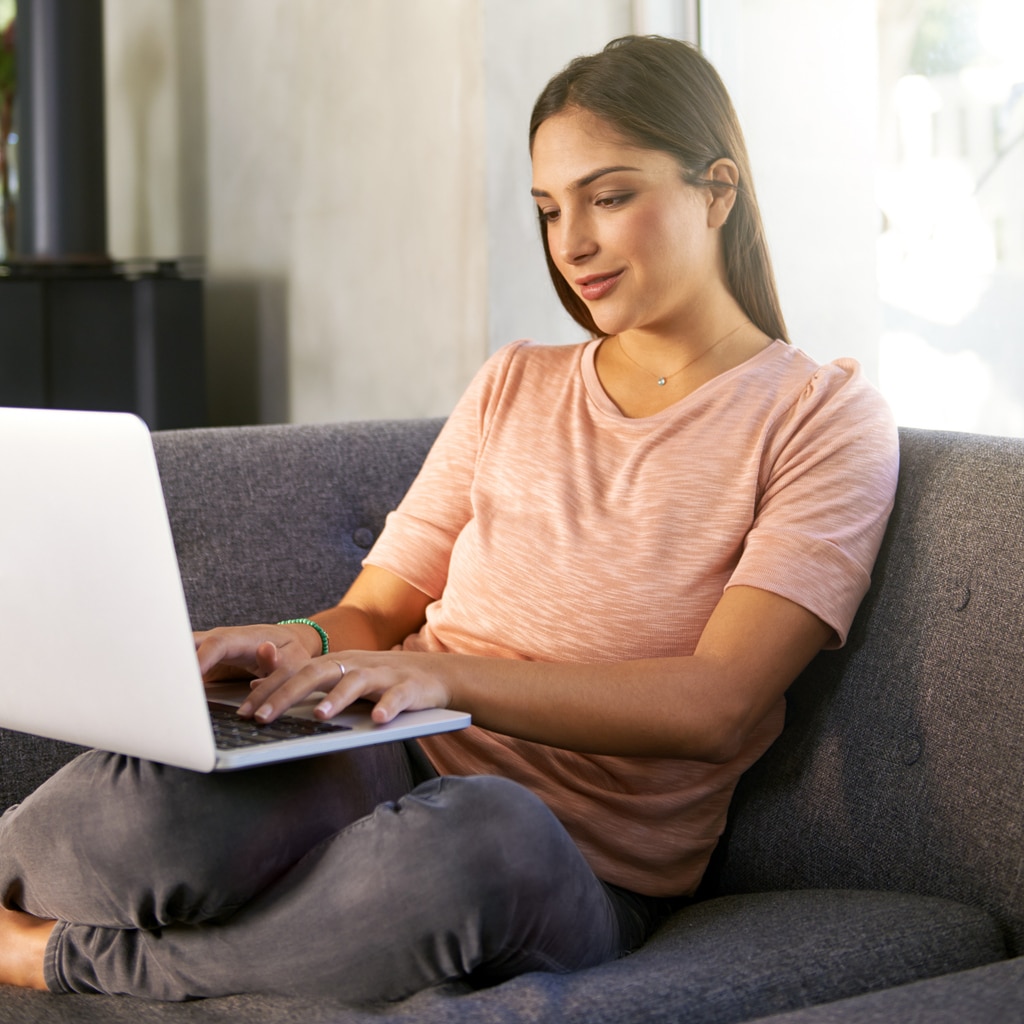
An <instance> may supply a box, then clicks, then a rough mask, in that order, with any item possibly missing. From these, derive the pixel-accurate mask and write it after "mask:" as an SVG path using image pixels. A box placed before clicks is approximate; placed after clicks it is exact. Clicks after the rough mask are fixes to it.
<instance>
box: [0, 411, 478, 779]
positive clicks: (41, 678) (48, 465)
mask: <svg viewBox="0 0 1024 1024" xmlns="http://www.w3.org/2000/svg"><path fill="white" fill-rule="evenodd" d="M225 625H229V623H225ZM0 649H2V650H3V652H4V653H3V666H2V669H0V726H3V727H5V728H8V729H15V730H18V731H21V732H29V733H35V734H37V735H41V736H49V737H52V738H54V739H60V740H67V741H69V742H71V743H78V744H82V745H84V746H88V747H98V748H100V749H103V750H112V751H115V752H116V753H121V754H130V755H132V756H135V757H141V758H146V759H148V760H152V761H160V762H163V763H165V764H171V765H178V766H179V767H182V768H191V769H194V770H197V771H204V772H208V771H214V770H221V769H234V768H244V767H249V766H251V765H256V764H265V763H268V762H271V761H280V760H290V759H293V758H297V757H309V756H312V755H314V754H320V753H327V752H330V751H335V750H345V749H350V748H354V747H360V746H366V745H368V744H371V743H382V742H388V741H394V740H404V739H410V738H413V737H416V736H422V735H426V734H428V733H435V732H446V731H450V730H454V729H461V728H464V727H465V726H467V725H468V724H469V720H470V719H469V715H467V714H464V713H462V712H454V711H447V710H443V709H435V710H429V711H414V712H406V713H404V714H401V715H399V716H398V717H397V718H396V719H395V720H394V721H393V722H391V723H389V724H387V725H376V724H374V723H373V722H372V721H371V720H370V717H369V711H370V705H369V704H365V703H364V702H359V703H358V704H357V705H355V706H354V707H353V708H352V709H350V710H348V711H346V712H344V713H342V714H340V715H338V716H337V717H336V718H334V719H332V720H331V722H330V723H328V724H327V727H326V728H324V727H323V726H321V725H320V723H317V722H315V720H314V718H313V715H312V707H313V706H314V704H315V702H316V695H314V696H313V697H311V698H310V700H309V701H308V702H307V703H305V704H303V705H301V706H300V707H298V708H296V709H293V711H292V712H291V713H290V714H289V716H288V717H289V718H290V719H298V720H300V721H303V720H304V721H305V725H304V726H302V725H300V726H297V727H296V729H297V730H298V731H299V732H300V733H302V732H303V731H304V732H306V733H308V734H299V735H296V736H294V737H282V736H281V735H280V733H282V732H283V731H285V727H284V726H283V725H281V724H278V723H284V721H285V720H284V719H279V720H278V723H275V724H276V725H278V727H277V728H273V727H261V726H252V730H253V731H254V732H258V733H259V734H260V735H258V736H255V737H253V738H246V737H244V736H243V737H234V738H231V739H229V740H228V741H227V742H229V743H230V744H233V745H231V746H228V747H226V748H225V749H221V748H220V747H218V746H217V745H216V743H215V740H214V729H213V724H212V720H211V713H210V707H209V705H208V697H210V696H211V695H212V696H214V697H216V698H217V700H218V701H223V702H226V703H228V704H232V703H233V704H236V705H237V704H238V703H240V702H241V698H242V696H243V695H244V693H245V690H246V689H247V687H246V686H245V685H244V684H243V685H242V686H241V687H240V688H239V687H237V686H236V687H234V688H233V689H228V688H224V687H218V688H216V690H217V692H216V693H213V692H212V691H211V693H210V694H208V693H207V691H206V688H205V687H204V685H203V681H202V679H201V677H200V674H199V666H198V663H197V661H196V655H195V644H194V641H193V639H192V629H191V626H190V623H189V617H188V610H187V608H186V605H185V595H184V592H183V590H182V585H181V578H180V576H179V573H178V562H177V558H176V556H175V552H174V544H173V540H172V537H171V530H170V525H169V523H168V520H167V512H166V509H165V507H164V500H163V491H162V490H161V487H160V480H159V477H158V475H157V466H156V459H155V457H154V454H153V446H152V441H151V439H150V436H149V431H148V429H147V427H146V425H145V424H144V423H143V422H142V421H141V420H139V419H138V418H136V417H135V416H132V415H130V414H127V413H98V412H64V411H57V410H38V409H8V408H0ZM239 691H241V692H239ZM227 717H228V718H229V719H230V720H231V722H232V723H234V722H237V724H238V725H239V726H242V727H246V726H248V725H250V724H251V723H245V722H243V720H242V719H239V718H238V717H237V715H234V714H233V713H231V712H229V714H228V716H227ZM243 731H245V729H244V728H243Z"/></svg>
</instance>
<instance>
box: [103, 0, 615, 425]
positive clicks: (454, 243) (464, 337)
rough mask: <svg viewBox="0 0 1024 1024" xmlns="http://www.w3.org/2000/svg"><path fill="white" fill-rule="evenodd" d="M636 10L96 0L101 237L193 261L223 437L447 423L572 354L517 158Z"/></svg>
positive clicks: (115, 246) (552, 1) (295, 0)
mask: <svg viewBox="0 0 1024 1024" xmlns="http://www.w3.org/2000/svg"><path fill="white" fill-rule="evenodd" d="M631 10H632V8H631V3H630V0H593V2H588V3H587V5H586V11H587V16H586V17H585V18H581V17H580V11H581V6H580V3H579V0H516V2H514V3H513V2H509V0H106V46H107V80H108V82H107V84H108V101H107V102H108V140H107V145H108V165H109V166H108V185H109V190H110V193H111V203H110V209H111V214H110V244H111V250H112V253H113V255H115V256H116V257H118V258H131V257H150V256H156V257H161V256H164V257H166V256H178V255H189V256H199V257H202V258H203V259H204V260H205V264H206V271H207V303H208V309H207V329H208V338H207V343H208V350H209V372H210V387H211V394H212V409H211V412H212V416H213V420H214V422H216V423H231V422H238V423H244V422H258V421H279V420H293V421H299V422H312V421H318V420H331V419H357V418H364V417H367V418H369V417H391V416H396V417H403V416H417V415H432V414H444V413H446V412H448V411H449V410H450V409H451V406H452V404H453V403H454V402H455V400H456V398H457V397H458V395H459V394H460V393H461V392H462V390H463V388H464V387H465V385H466V383H467V382H468V380H469V378H470V376H471V375H472V373H473V372H474V371H475V370H476V368H477V367H478V366H479V365H480V363H481V362H482V361H483V360H484V359H485V358H486V356H487V354H488V352H490V351H493V350H494V349H495V348H496V347H497V346H498V345H499V344H502V343H504V342H506V341H510V340H512V339H513V338H515V337H519V336H523V335H531V336H537V337H540V338H543V339H544V340H547V341H560V340H572V339H575V338H577V337H579V334H580V332H579V329H578V328H577V327H576V326H575V325H573V324H572V322H571V321H570V320H569V319H568V317H566V316H565V314H564V313H563V312H562V310H561V307H560V306H559V305H558V303H557V300H556V299H555V297H554V292H553V290H552V288H551V286H550V283H549V282H548V280H547V277H546V272H545V270H544V267H543V259H542V256H541V249H540V243H539V240H538V238H537V230H536V223H535V215H534V212H533V203H532V200H531V199H530V196H529V186H530V173H529V161H528V157H527V152H526V127H527V118H528V114H529V109H530V106H531V105H532V102H533V99H534V96H535V94H536V92H537V91H538V90H539V89H540V87H541V86H542V85H543V83H544V81H545V80H546V79H547V77H548V76H549V75H550V74H551V73H553V71H555V70H556V69H557V68H559V67H560V66H561V65H563V64H564V63H565V62H566V61H568V60H569V59H570V58H571V57H573V56H575V55H576V54H577V53H580V52H584V51H588V50H593V49H597V48H599V47H600V46H602V45H603V44H604V43H605V42H606V41H607V40H608V39H609V38H611V37H612V36H614V35H619V34H621V33H623V32H627V31H629V29H630V25H631Z"/></svg>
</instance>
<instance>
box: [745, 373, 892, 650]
mask: <svg viewBox="0 0 1024 1024" xmlns="http://www.w3.org/2000/svg"><path fill="white" fill-rule="evenodd" d="M898 469H899V442H898V435H897V431H896V426H895V423H894V421H893V418H892V414H891V412H890V410H889V407H888V405H887V404H886V403H885V400H884V399H883V398H882V396H881V395H880V394H879V393H878V392H877V391H876V390H875V389H874V388H873V387H872V386H871V384H870V383H869V382H868V381H867V380H866V379H865V378H864V376H863V373H862V372H861V370H860V367H859V366H858V365H857V364H856V363H855V362H854V361H852V360H837V361H836V362H834V363H830V364H828V365H826V366H822V367H820V368H819V369H818V370H817V372H816V373H815V374H814V375H813V377H812V378H811V380H810V381H809V382H808V384H807V386H806V387H805V388H804V389H803V390H802V392H801V393H800V394H799V396H798V397H797V398H796V400H795V401H794V402H793V403H792V404H791V405H790V406H789V407H788V408H786V409H784V411H783V412H782V414H781V415H780V417H779V418H778V421H777V422H776V423H775V424H774V425H773V427H772V429H771V431H770V434H769V437H768V439H767V444H766V449H765V452H764V456H763V461H762V470H761V473H762V479H761V481H760V488H759V499H758V504H757V508H756V510H755V517H754V522H753V526H752V527H751V529H750V532H749V533H748V535H747V538H746V541H745V543H744V546H743V552H742V555H741V557H740V561H739V564H738V565H737V567H736V569H735V571H734V572H733V574H732V576H731V578H730V580H729V582H728V584H727V586H739V585H743V586H750V587H758V588H760V589H762V590H767V591H770V592H772V593H776V594H779V595H781V596H782V597H785V598H788V599H789V600H791V601H794V602H796V603H797V604H799V605H801V606H802V607H804V608H807V609H808V610H809V611H811V612H813V613H814V614H815V615H817V616H818V617H819V618H820V619H822V620H823V621H824V622H825V623H827V624H828V625H830V626H831V627H832V629H833V630H834V631H835V639H834V641H833V642H832V643H831V644H830V645H829V646H831V647H839V646H842V644H844V643H845V642H846V636H847V633H848V632H849V628H850V625H851V623H852V622H853V617H854V615H855V613H856V611H857V608H858V606H859V605H860V602H861V601H862V600H863V598H864V595H865V594H866V593H867V590H868V587H869V586H870V583H871V570H872V567H873V566H874V562H875V558H876V557H877V555H878V550H879V548H880V546H881V543H882V537H883V534H884V532H885V527H886V524H887V522H888V519H889V514H890V512H891V511H892V506H893V501H894V498H895V493H896V482H897V475H898Z"/></svg>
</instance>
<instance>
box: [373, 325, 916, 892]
mask: <svg viewBox="0 0 1024 1024" xmlns="http://www.w3.org/2000/svg"><path fill="white" fill-rule="evenodd" d="M598 345H599V342H597V341H591V342H587V343H584V344H581V345H573V346H559V347H550V346H541V345H535V344H531V343H529V342H516V343H514V344H512V345H509V346H507V347H505V348H504V349H502V350H501V351H500V352H498V353H496V354H495V355H494V356H493V357H492V358H491V359H490V360H488V362H487V363H486V364H485V366H484V367H483V368H482V369H481V370H480V372H479V373H478V374H477V376H476V378H475V380H474V381H473V383H472V384H471V385H470V387H469V389H468V390H467V391H466V393H465V395H464V396H463V397H462V399H461V400H460V401H459V403H458V405H457V407H456V409H455V411H454V412H453V413H452V415H451V417H450V418H449V420H448V422H447V423H446V425H445V427H444V429H443V430H442V432H441V435H440V437H439V438H438V440H437V442H436V444H435V445H434V447H433V449H432V450H431V452H430V454H429V456H428V457H427V460H426V462H425V463H424V466H423V469H422V471H421V472H420V474H419V476H418V477H417V479H416V480H415V481H414V483H413V485H412V487H411V488H410V490H409V492H408V494H407V495H406V497H405V498H404V499H403V501H402V503H401V504H400V505H399V507H398V509H397V510H396V511H394V512H393V513H392V514H391V515H390V516H389V517H388V520H387V525H386V528H385V530H384V532H383V534H382V535H381V537H380V539H379V540H378V542H377V544H376V545H375V546H374V548H373V550H372V551H371V552H370V554H369V556H368V558H367V560H366V561H367V563H368V564H373V565H376V566H380V567H382V568H384V569H387V570H389V571H390V572H392V573H395V574H396V575H398V576H400V577H401V578H402V579H404V580H406V581H407V582H408V583H411V584H412V585H413V586H415V587H416V588H418V589H419V590H421V591H423V592H424V593H426V594H427V595H429V596H430V597H432V598H434V601H433V603H432V604H431V605H430V606H429V607H428V609H427V620H426V624H425V625H424V626H423V628H422V629H421V630H420V631H419V633H417V634H415V635H413V636H410V637H409V638H408V639H407V640H406V641H405V643H404V644H403V646H404V647H405V648H406V649H408V650H417V651H450V652H454V653H459V654H475V655H484V656H489V657H498V658H523V659H533V660H539V661H567V662H578V663H592V664H595V666H597V667H595V669H594V671H595V674H596V673H598V672H600V667H599V666H600V663H602V662H616V661H624V660H631V659H641V658H658V657H677V656H685V655H689V654H692V653H693V651H694V649H695V648H696V646H697V641H698V640H699V638H700V635H701V632H702V630H703V628H704V625H705V623H706V622H707V620H708V618H709V617H710V615H711V613H712V611H713V610H714V608H715V605H716V604H717V603H718V601H719V599H720V598H721V596H722V592H723V590H724V589H725V588H726V587H728V586H731V585H736V584H742V585H745V586H752V587H759V588H761V589H764V590H768V591H771V592H774V593H777V594H780V595H782V596H783V597H786V598H789V599H790V600H792V601H795V602H797V603H799V604H800V605H802V606H804V607H806V608H808V609H809V610H810V611H812V612H814V613H815V614H816V615H818V616H819V617H820V618H821V619H823V620H824V621H825V622H826V623H828V624H829V625H831V626H832V628H833V630H834V631H835V638H834V645H835V646H838V645H839V644H841V643H842V642H843V641H844V640H845V638H846V633H847V630H848V629H849V626H850V623H851V620H852V619H853V615H854V613H855V611H856V609H857V606H858V605H859V603H860V601H861V599H862V598H863V596H864V594H865V592H866V591H867V588H868V584H869V580H870V577H869V574H870V571H871V567H872V565H873V563H874V560H875V556H876V554H877V552H878V547H879V545H880V543H881V539H882V534H883V532H884V529H885V524H886V521H887V519H888V516H889V512H890V510H891V507H892V501H893V495H894V492H895V487H896V475H897V462H898V449H897V438H896V430H895V427H894V425H893V421H892V417H891V415H890V413H889V410H888V408H887V406H886V405H885V402H884V401H883V400H882V398H881V397H880V395H879V394H878V393H877V391H875V390H874V388H872V387H871V385H870V384H869V383H868V382H867V381H866V379H865V378H864V377H863V375H862V373H861V371H860V369H859V367H858V366H857V364H856V363H854V362H852V361H849V360H839V361H837V362H835V363H831V364H829V365H826V366H818V365H817V364H816V363H815V362H813V361H812V360H811V359H810V358H809V357H808V356H806V355H804V354H803V353H802V352H801V351H799V350H798V349H796V348H793V347H792V346H790V345H787V344H785V343H783V342H775V343H773V344H771V345H769V346H768V347H767V348H766V349H765V350H764V351H762V352H760V353H759V354H758V355H756V356H754V357H753V358H752V359H750V360H748V361H747V362H745V363H743V364H742V365H740V366H737V367H735V368H734V369H732V370H729V371H727V372H726V373H723V374H721V375H720V376H718V377H715V378H714V379H713V380H711V381H709V382H708V383H706V384H705V385H703V386H702V387H701V388H699V389H698V390H697V391H695V392H693V393H692V394H690V395H688V396H687V397H685V398H683V399H682V400H681V401H679V402H677V403H675V404H674V405H672V406H670V407H669V408H668V409H665V410H663V411H662V412H660V413H658V414H656V415H654V416H648V417H643V418H640V419H630V418H628V417H626V416H623V415H622V413H620V412H619V410H618V409H617V407H616V406H615V405H614V403H613V402H612V401H611V400H610V399H609V398H608V396H607V395H606V394H605V392H604V390H603V389H602V387H601V384H600V381H599V380H598V377H597V372H596V370H595V367H594V354H595V352H596V350H597V346H598ZM784 709H785V704H784V701H781V700H780V701H779V702H778V703H777V704H776V706H775V707H774V708H773V709H772V711H771V712H770V714H769V715H768V716H767V717H766V718H765V720H764V721H763V722H762V723H761V725H760V726H759V727H758V728H757V729H756V730H755V731H754V733H753V735H751V736H750V738H749V740H748V742H747V744H746V747H745V749H744V750H743V751H742V753H741V754H740V756H739V757H737V758H736V759H735V760H733V761H731V762H730V763H728V764H725V765H716V764H708V763H704V762H698V761H690V760H684V759H672V758H638V757H614V756H608V755H591V754H581V753H575V752H572V751H566V750H561V749H557V748H554V747H548V746H544V745H542V744H537V743H531V742H527V741H525V740H519V739H515V738H512V737H509V736H504V735H499V734H497V733H492V732H488V731H485V730H483V729H480V728H477V727H471V728H470V729H468V730H465V731H463V732H459V733H448V734H444V735H440V736H435V737H431V738H428V739H425V740H423V741H422V745H423V747H424V749H425V750H426V752H427V754H428V756H429V757H430V759H431V761H432V762H433V763H434V765H435V767H436V768H437V769H438V771H440V772H441V773H443V774H454V775H471V774H492V775H494V774H496V775H503V776H506V777H508V778H511V779H515V780H516V781H518V782H521V783H522V784H524V785H526V786H527V787H529V788H530V789H532V790H533V791H534V792H536V793H537V794H538V795H539V796H540V797H541V798H542V799H543V800H544V801H545V802H546V803H547V804H548V805H549V806H550V807H551V809H552V810H553V811H554V813H555V814H556V815H557V816H558V818H559V819H560V820H561V821H562V823H563V824H564V825H565V827H566V828H567V829H568V831H569V833H570V834H571V835H572V837H573V839H574V840H575V842H576V843H577V845H578V846H579V848H580V849H581V850H582V852H583V854H584V855H585V856H586V857H587V859H588V861H589V863H590V864H591V866H592V867H593V869H594V871H595V872H596V873H597V875H598V876H599V877H601V878H603V879H605V880H606V881H609V882H612V883H615V884H617V885H621V886H625V887H627V888H630V889H633V890H635V891H638V892H642V893H647V894H650V895H670V894H679V893H689V892H692V891H693V889H694V888H695V887H696V885H697V883H698V882H699V881H700V877H701V875H702V874H703V871H704V868H705V867H706V865H707V861H708V858H709V857H710V855H711V851H712V850H713V849H714V846H715V844H716V842H717V840H718V837H719V835H720V834H721V832H722V829H723V827H724V824H725V817H726V811H727V809H728V804H729V800H730V798H731V796H732V793H733V790H734V788H735V785H736V781H737V779H738V778H739V776H740V774H741V773H742V772H743V771H744V770H746V768H748V767H749V766H750V765H751V764H753V762H754V761H756V760H757V758H758V757H760V756H761V754H762V753H763V752H764V751H765V750H766V749H767V748H768V747H769V746H770V745H771V743H772V742H773V741H774V740H775V738H776V737H777V736H778V734H779V732H780V731H781V728H782V724H783V718H784Z"/></svg>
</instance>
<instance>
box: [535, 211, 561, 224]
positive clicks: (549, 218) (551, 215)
mask: <svg viewBox="0 0 1024 1024" xmlns="http://www.w3.org/2000/svg"><path fill="white" fill-rule="evenodd" d="M537 213H538V214H540V219H541V220H542V221H543V222H544V223H545V224H553V223H554V222H555V221H556V220H558V211H557V210H538V211H537Z"/></svg>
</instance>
